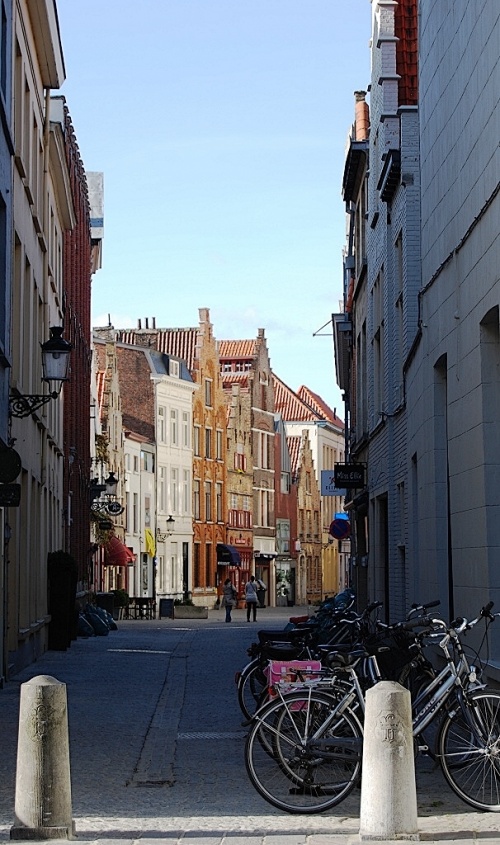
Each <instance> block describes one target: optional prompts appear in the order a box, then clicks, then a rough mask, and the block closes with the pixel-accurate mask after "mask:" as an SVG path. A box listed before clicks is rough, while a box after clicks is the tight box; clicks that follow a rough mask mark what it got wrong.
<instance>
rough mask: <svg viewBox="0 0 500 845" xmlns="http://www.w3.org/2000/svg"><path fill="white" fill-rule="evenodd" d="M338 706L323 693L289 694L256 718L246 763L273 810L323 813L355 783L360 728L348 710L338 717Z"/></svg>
mask: <svg viewBox="0 0 500 845" xmlns="http://www.w3.org/2000/svg"><path fill="white" fill-rule="evenodd" d="M336 703H337V702H336V700H335V698H333V697H332V696H330V695H324V694H322V693H315V692H309V693H303V692H302V693H300V692H299V693H290V694H288V695H286V696H285V697H284V698H283V699H280V700H278V701H271V702H269V703H268V704H266V705H265V706H264V707H263V708H262V709H261V710H260V711H259V712H258V714H257V715H256V716H255V719H254V723H253V726H252V728H251V730H250V732H249V734H248V737H247V742H246V746H245V765H246V769H247V772H248V776H249V778H250V780H251V782H252V784H253V786H254V787H255V789H256V790H257V791H258V792H259V794H260V795H262V797H263V798H265V800H266V801H268V802H269V803H270V804H272V805H273V806H274V807H278V808H279V809H280V810H285V811H286V812H288V813H321V812H323V811H324V810H327V809H329V808H330V807H333V806H335V804H339V803H340V802H341V801H342V800H343V799H344V798H346V797H347V795H349V793H350V792H352V790H353V789H354V787H355V786H356V785H357V784H358V782H359V778H360V773H361V758H362V728H361V725H360V723H359V721H358V719H357V718H356V716H355V715H354V713H353V712H352V711H350V710H348V709H346V710H345V712H343V713H342V714H338V713H336V712H335V704H336ZM270 749H273V753H270Z"/></svg>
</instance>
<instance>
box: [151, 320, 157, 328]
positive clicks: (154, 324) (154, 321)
mask: <svg viewBox="0 0 500 845" xmlns="http://www.w3.org/2000/svg"><path fill="white" fill-rule="evenodd" d="M151 320H152V322H153V328H154V329H156V317H152V318H151Z"/></svg>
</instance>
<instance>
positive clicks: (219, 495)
mask: <svg viewBox="0 0 500 845" xmlns="http://www.w3.org/2000/svg"><path fill="white" fill-rule="evenodd" d="M215 506H216V520H217V522H222V518H223V517H222V484H221V483H220V482H219V481H218V482H217V484H216V485H215Z"/></svg>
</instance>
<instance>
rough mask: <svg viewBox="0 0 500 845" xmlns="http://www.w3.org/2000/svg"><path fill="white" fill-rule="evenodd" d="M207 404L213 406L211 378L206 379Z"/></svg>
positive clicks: (209, 406) (208, 406)
mask: <svg viewBox="0 0 500 845" xmlns="http://www.w3.org/2000/svg"><path fill="white" fill-rule="evenodd" d="M205 405H206V406H207V408H211V407H212V380H211V379H209V378H206V379H205Z"/></svg>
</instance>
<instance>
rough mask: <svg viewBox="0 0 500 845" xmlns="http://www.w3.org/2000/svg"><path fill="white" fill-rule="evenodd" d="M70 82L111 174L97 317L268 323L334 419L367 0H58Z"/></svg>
mask: <svg viewBox="0 0 500 845" xmlns="http://www.w3.org/2000/svg"><path fill="white" fill-rule="evenodd" d="M57 8H58V15H59V24H60V30H61V39H62V44H63V50H64V59H65V66H66V76H67V78H66V82H65V83H64V85H63V87H62V89H61V92H60V93H62V94H64V95H65V97H66V100H67V104H68V107H69V110H70V114H71V117H72V121H73V125H74V128H75V131H76V136H77V140H78V144H79V148H80V153H81V157H82V160H83V163H84V165H85V168H86V170H88V171H92V170H97V171H102V172H103V173H104V244H103V267H102V269H101V270H100V271H99V272H98V274H97V275H96V276H95V278H94V281H93V288H92V302H93V304H92V321H93V325H103V324H106V323H107V321H108V314H110V315H111V321H112V323H113V324H114V325H115V326H117V327H127V326H134V325H136V323H137V319H138V318H142V319H144V318H145V317H150V318H151V317H156V321H157V325H158V326H168V327H175V326H196V325H197V324H198V308H200V307H203V308H204V307H208V308H209V309H210V316H211V320H212V323H213V325H214V333H215V336H216V337H217V338H219V339H224V340H228V339H232V338H254V337H256V336H257V332H258V329H259V328H264V329H265V333H266V337H267V341H268V347H269V352H270V357H271V365H272V367H273V369H274V371H275V372H276V374H277V375H278V376H279V377H280V378H281V379H283V380H284V381H285V382H286V383H287V384H288V385H289V386H290V387H292V388H293V389H295V390H296V389H298V388H299V387H300V385H301V384H306V385H307V386H308V387H310V388H311V389H312V390H314V391H315V392H317V393H319V394H320V395H321V396H322V397H323V398H324V400H325V401H326V402H328V403H329V404H330V405H331V406H332V407H336V408H337V411H338V412H339V416H343V405H342V402H341V394H340V391H339V389H338V387H337V385H336V383H335V368H334V357H333V341H332V337H331V329H330V327H329V326H328V325H327V326H326V328H325V329H323V332H322V333H321V334H320V335H317V336H314V335H315V333H316V332H317V331H318V330H319V329H320V328H321V327H322V326H323V325H324V324H325V323H328V321H329V320H330V315H331V313H332V312H335V311H337V310H338V305H339V301H340V299H341V297H342V248H343V246H344V243H345V216H344V207H343V203H342V200H341V194H340V188H341V182H342V172H343V165H344V156H345V144H346V138H347V134H348V130H349V127H350V125H351V124H352V122H353V119H354V91H356V90H359V89H364V90H366V88H367V86H368V84H369V46H368V45H369V37H370V29H371V24H370V21H371V5H370V2H369V0H349V2H342V0H141V2H140V3H137V0H135V2H132V0H104V2H103V0H85V3H82V2H76V1H75V0H57Z"/></svg>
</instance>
